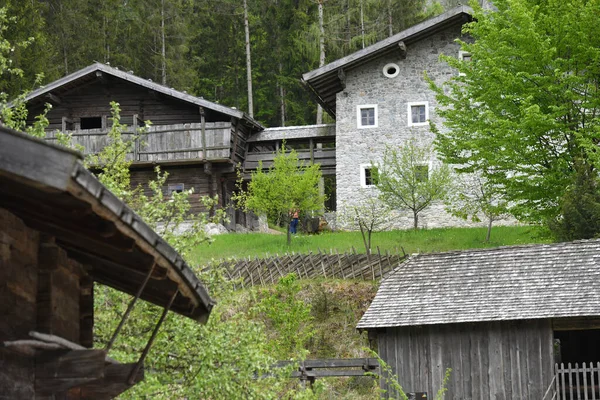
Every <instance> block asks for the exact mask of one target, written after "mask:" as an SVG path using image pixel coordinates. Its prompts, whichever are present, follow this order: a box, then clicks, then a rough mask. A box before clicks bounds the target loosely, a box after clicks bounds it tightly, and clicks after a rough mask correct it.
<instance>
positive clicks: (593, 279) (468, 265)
mask: <svg viewBox="0 0 600 400" xmlns="http://www.w3.org/2000/svg"><path fill="white" fill-rule="evenodd" d="M599 315H600V240H589V241H577V242H571V243H559V244H546V245H530V246H512V247H500V248H494V249H485V250H469V251H456V252H448V253H434V254H420V255H416V256H413V257H411V258H409V259H408V260H407V261H406V262H404V263H403V264H401V265H400V266H398V267H397V268H396V269H395V270H394V271H393V272H392V273H391V274H390V276H389V277H388V278H386V279H385V280H384V281H383V282H382V284H381V287H380V288H379V290H378V292H377V295H376V296H375V299H374V300H373V303H372V304H371V306H370V307H369V309H368V310H367V312H366V313H365V314H364V315H363V317H362V319H361V320H360V322H359V323H358V326H357V328H358V329H370V328H384V327H397V326H413V325H429V324H449V323H462V322H484V321H506V320H522V319H538V318H562V317H589V316H599Z"/></svg>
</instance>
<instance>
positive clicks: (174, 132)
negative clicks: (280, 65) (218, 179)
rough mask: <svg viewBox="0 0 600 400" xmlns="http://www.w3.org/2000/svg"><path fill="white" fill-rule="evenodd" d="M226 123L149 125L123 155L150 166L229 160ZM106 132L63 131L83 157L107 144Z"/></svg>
mask: <svg viewBox="0 0 600 400" xmlns="http://www.w3.org/2000/svg"><path fill="white" fill-rule="evenodd" d="M136 129H137V128H136V127H135V126H130V127H128V128H127V129H126V130H125V131H124V132H123V134H122V136H123V139H124V140H132V139H133V137H134V132H135V131H136ZM231 129H232V127H231V123H229V122H214V123H205V124H204V128H203V126H202V124H201V123H187V124H175V125H152V126H150V127H149V128H148V129H147V130H146V133H145V134H143V135H142V136H141V137H140V138H139V139H138V140H135V142H134V144H133V146H132V149H131V151H130V152H128V153H127V159H128V160H129V161H133V162H139V163H146V162H148V163H150V162H160V161H177V160H197V159H200V160H224V159H228V158H230V155H231V146H232V131H231ZM108 132H109V129H86V130H76V131H67V132H66V133H69V134H71V135H72V142H73V144H76V145H81V146H83V148H84V149H85V151H84V153H85V154H96V153H99V152H100V151H102V149H103V148H104V147H106V146H107V145H108V143H109V140H108ZM46 139H47V140H48V141H50V142H56V140H57V139H56V134H55V133H54V132H49V133H47V134H46Z"/></svg>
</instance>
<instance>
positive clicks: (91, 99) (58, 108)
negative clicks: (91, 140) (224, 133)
mask: <svg viewBox="0 0 600 400" xmlns="http://www.w3.org/2000/svg"><path fill="white" fill-rule="evenodd" d="M107 79H108V84H106V85H105V84H104V83H102V82H100V81H97V80H93V81H91V83H89V84H87V85H86V84H83V85H82V86H80V87H79V88H76V89H75V90H74V91H72V92H70V93H67V94H61V95H60V98H61V104H58V105H54V107H53V108H52V109H51V110H50V111H49V112H48V114H47V118H48V120H49V121H50V126H49V127H48V129H49V130H56V129H61V128H62V117H63V116H64V117H68V118H79V117H85V116H100V115H107V116H110V102H111V101H116V102H118V103H119V105H120V107H121V115H123V116H125V115H134V114H138V115H139V117H140V119H142V120H143V121H146V120H150V121H152V123H153V124H154V125H172V124H180V123H186V122H198V123H199V122H200V112H199V109H198V106H196V105H193V104H190V103H186V102H183V101H177V100H175V99H172V98H169V97H167V96H162V95H159V94H156V93H155V92H152V91H150V90H147V89H145V88H142V87H139V86H137V85H134V84H131V83H126V82H123V81H122V80H117V79H113V78H110V77H108V76H107ZM42 109H43V107H42V106H36V107H35V108H31V109H30V113H29V118H30V119H33V118H34V117H35V116H36V115H39V114H40V113H41V111H42ZM210 117H211V114H207V121H208V122H214V121H213V119H211V118H210ZM31 122H32V121H31Z"/></svg>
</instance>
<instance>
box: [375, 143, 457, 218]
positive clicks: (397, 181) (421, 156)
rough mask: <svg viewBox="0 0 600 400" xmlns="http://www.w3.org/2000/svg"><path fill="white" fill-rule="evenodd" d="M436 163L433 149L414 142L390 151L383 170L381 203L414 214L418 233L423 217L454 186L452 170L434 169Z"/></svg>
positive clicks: (380, 167)
mask: <svg viewBox="0 0 600 400" xmlns="http://www.w3.org/2000/svg"><path fill="white" fill-rule="evenodd" d="M432 160H433V153H432V149H431V146H428V145H420V144H419V143H418V142H417V140H416V139H415V138H412V139H410V140H408V141H407V142H406V144H405V145H404V146H402V147H400V148H393V147H389V146H388V147H386V149H385V152H384V155H383V162H382V163H381V164H380V166H379V180H378V182H377V188H378V189H379V191H380V192H381V195H380V198H381V200H383V201H384V202H385V203H386V204H388V205H389V206H390V207H391V208H394V209H400V210H410V211H411V212H412V214H413V227H414V229H417V228H418V226H419V213H420V212H421V211H423V210H425V209H426V208H427V207H429V206H430V205H431V204H432V203H433V202H434V201H436V200H442V199H444V197H445V196H446V194H447V191H448V189H449V188H450V184H451V182H452V178H451V171H450V168H449V167H448V166H447V165H445V164H441V165H434V166H432V167H431V168H430V162H431V161H432Z"/></svg>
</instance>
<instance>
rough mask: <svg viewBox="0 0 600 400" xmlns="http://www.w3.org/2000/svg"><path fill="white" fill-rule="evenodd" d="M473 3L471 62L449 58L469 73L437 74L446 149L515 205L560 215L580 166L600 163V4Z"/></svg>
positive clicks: (527, 213)
mask: <svg viewBox="0 0 600 400" xmlns="http://www.w3.org/2000/svg"><path fill="white" fill-rule="evenodd" d="M494 5H495V6H496V7H497V11H484V10H482V9H481V7H479V6H478V5H477V4H474V22H472V23H470V24H467V25H466V28H465V33H467V34H468V35H469V36H470V37H471V38H472V39H473V41H472V42H471V41H468V42H467V41H462V42H460V43H461V46H462V49H463V50H464V51H466V52H468V53H470V55H471V57H470V60H471V61H460V60H458V59H456V57H453V56H447V57H442V58H443V60H444V61H446V62H448V63H449V64H450V65H452V66H454V67H456V69H457V70H458V71H460V74H457V75H456V76H455V77H453V78H452V79H450V80H449V81H448V82H447V83H445V84H444V85H442V86H438V85H436V84H434V83H433V81H432V82H431V87H432V88H433V89H434V90H435V91H436V92H437V99H438V101H439V103H440V106H441V107H440V109H439V110H438V112H439V114H440V116H442V117H443V118H444V119H445V122H444V125H445V126H446V128H447V129H441V128H440V127H437V128H438V129H437V143H436V145H437V149H438V151H439V152H440V154H441V155H442V157H443V159H444V160H445V161H446V162H448V163H451V164H455V165H458V166H459V167H458V170H459V171H460V172H474V171H479V172H481V174H482V175H483V176H484V177H485V178H486V179H487V180H488V181H489V182H490V183H491V184H493V185H497V186H499V187H500V188H501V189H502V191H503V194H504V196H505V199H506V200H507V201H509V204H510V211H511V213H512V214H513V215H515V216H516V217H518V218H520V219H523V220H526V221H531V222H546V221H548V220H553V219H554V218H556V216H557V215H559V214H560V212H561V210H560V209H561V199H562V198H563V197H564V194H565V191H566V190H567V188H568V187H569V184H570V183H571V182H572V181H573V176H574V175H575V174H576V168H575V164H576V163H580V164H581V165H583V166H584V167H585V168H588V169H590V170H597V166H598V163H597V160H596V153H597V145H598V144H599V143H600V79H599V76H600V25H599V24H598V20H597V16H598V14H599V13H600V2H598V1H586V0H574V1H561V0H548V1H539V0H496V1H494Z"/></svg>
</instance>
